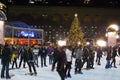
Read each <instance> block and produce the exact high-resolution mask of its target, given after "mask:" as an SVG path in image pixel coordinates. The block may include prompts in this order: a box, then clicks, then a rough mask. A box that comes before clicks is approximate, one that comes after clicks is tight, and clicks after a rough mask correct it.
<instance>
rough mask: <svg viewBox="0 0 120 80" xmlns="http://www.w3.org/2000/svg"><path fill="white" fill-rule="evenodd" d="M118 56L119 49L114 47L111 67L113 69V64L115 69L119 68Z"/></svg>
mask: <svg viewBox="0 0 120 80" xmlns="http://www.w3.org/2000/svg"><path fill="white" fill-rule="evenodd" d="M116 56H117V48H116V47H113V52H112V62H111V67H112V64H113V63H114V68H117V66H116Z"/></svg>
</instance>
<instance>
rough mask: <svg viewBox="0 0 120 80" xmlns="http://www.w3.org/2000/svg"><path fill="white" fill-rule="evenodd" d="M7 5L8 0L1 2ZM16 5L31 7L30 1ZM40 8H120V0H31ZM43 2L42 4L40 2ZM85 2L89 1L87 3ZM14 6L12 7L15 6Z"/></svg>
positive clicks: (26, 0)
mask: <svg viewBox="0 0 120 80" xmlns="http://www.w3.org/2000/svg"><path fill="white" fill-rule="evenodd" d="M0 1H1V2H4V3H6V4H8V3H7V0H0ZM13 1H14V2H13V4H14V5H30V4H29V0H13ZM31 1H33V2H34V4H32V5H39V6H80V7H115V8H120V0H31ZM40 1H41V2H40ZM85 1H89V2H88V3H85ZM13 4H12V5H13Z"/></svg>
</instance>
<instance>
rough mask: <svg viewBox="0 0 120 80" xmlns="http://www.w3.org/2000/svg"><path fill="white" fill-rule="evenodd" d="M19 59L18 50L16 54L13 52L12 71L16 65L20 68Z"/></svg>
mask: <svg viewBox="0 0 120 80" xmlns="http://www.w3.org/2000/svg"><path fill="white" fill-rule="evenodd" d="M17 58H18V52H17V50H15V51H14V52H13V54H12V62H13V63H12V69H13V67H14V64H15V66H16V68H18V66H17Z"/></svg>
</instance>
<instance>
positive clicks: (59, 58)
mask: <svg viewBox="0 0 120 80" xmlns="http://www.w3.org/2000/svg"><path fill="white" fill-rule="evenodd" d="M66 62H67V59H66V54H65V52H64V51H61V52H60V51H59V53H58V54H57V55H56V58H55V60H54V62H53V67H54V66H55V64H56V63H57V71H59V70H64V65H65V64H66Z"/></svg>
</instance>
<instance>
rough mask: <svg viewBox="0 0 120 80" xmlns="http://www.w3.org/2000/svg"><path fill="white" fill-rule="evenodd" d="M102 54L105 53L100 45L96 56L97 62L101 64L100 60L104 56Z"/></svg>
mask: <svg viewBox="0 0 120 80" xmlns="http://www.w3.org/2000/svg"><path fill="white" fill-rule="evenodd" d="M102 54H103V51H102V48H100V47H99V48H98V50H97V56H96V62H97V64H98V65H101V63H100V60H101V58H102Z"/></svg>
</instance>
